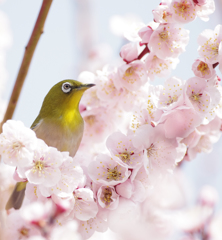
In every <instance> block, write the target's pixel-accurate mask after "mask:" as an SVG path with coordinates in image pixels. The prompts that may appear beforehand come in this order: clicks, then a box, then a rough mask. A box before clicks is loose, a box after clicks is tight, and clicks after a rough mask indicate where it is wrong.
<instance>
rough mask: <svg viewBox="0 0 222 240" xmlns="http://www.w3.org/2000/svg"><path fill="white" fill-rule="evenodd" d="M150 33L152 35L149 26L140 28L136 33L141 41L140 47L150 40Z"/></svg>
mask: <svg viewBox="0 0 222 240" xmlns="http://www.w3.org/2000/svg"><path fill="white" fill-rule="evenodd" d="M152 33H153V29H152V28H151V27H150V26H147V27H143V28H141V29H140V30H139V32H138V35H139V36H140V38H141V39H142V41H141V42H140V44H141V45H144V44H147V43H148V42H149V40H150V37H151V34H152Z"/></svg>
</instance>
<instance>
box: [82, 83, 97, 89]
mask: <svg viewBox="0 0 222 240" xmlns="http://www.w3.org/2000/svg"><path fill="white" fill-rule="evenodd" d="M94 86H95V84H93V83H90V84H83V85H80V86H79V87H78V89H79V90H86V89H88V88H91V87H94Z"/></svg>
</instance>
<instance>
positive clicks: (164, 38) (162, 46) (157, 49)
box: [148, 23, 189, 59]
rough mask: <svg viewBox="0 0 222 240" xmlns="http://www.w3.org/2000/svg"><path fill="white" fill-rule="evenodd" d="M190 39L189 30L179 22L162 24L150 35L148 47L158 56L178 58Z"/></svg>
mask: <svg viewBox="0 0 222 240" xmlns="http://www.w3.org/2000/svg"><path fill="white" fill-rule="evenodd" d="M188 41H189V31H188V30H185V29H183V28H181V26H179V25H177V24H174V23H172V24H160V25H159V27H158V28H157V29H156V30H155V31H154V32H153V34H152V35H151V37H150V41H149V44H148V47H149V49H150V51H151V52H154V53H155V55H156V56H157V57H158V58H161V59H166V58H177V57H178V56H179V55H180V54H181V53H182V52H184V51H185V47H186V45H187V44H188Z"/></svg>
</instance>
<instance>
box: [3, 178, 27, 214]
mask: <svg viewBox="0 0 222 240" xmlns="http://www.w3.org/2000/svg"><path fill="white" fill-rule="evenodd" d="M26 184H27V182H18V183H16V185H15V188H14V190H13V192H12V194H11V196H10V198H9V200H8V202H7V204H6V206H5V209H6V210H9V209H10V208H14V209H19V208H20V207H21V205H22V202H23V199H24V196H25V188H26Z"/></svg>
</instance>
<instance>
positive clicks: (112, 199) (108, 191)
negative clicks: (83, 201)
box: [97, 186, 119, 210]
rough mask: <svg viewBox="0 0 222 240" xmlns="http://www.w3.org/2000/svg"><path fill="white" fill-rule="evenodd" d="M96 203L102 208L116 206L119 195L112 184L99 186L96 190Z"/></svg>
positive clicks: (111, 208)
mask: <svg viewBox="0 0 222 240" xmlns="http://www.w3.org/2000/svg"><path fill="white" fill-rule="evenodd" d="M97 199H98V203H99V205H100V206H101V207H102V208H107V209H109V210H113V209H115V208H117V207H118V204H119V195H118V194H117V193H116V190H115V188H114V187H112V186H101V187H100V188H99V190H98V192H97Z"/></svg>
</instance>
